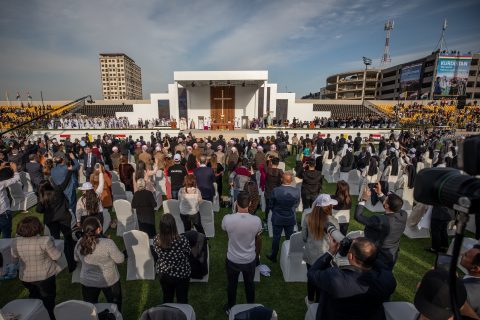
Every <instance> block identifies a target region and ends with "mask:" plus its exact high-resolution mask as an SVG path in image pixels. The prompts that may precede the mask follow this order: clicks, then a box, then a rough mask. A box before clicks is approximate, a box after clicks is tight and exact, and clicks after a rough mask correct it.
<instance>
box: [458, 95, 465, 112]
mask: <svg viewBox="0 0 480 320" xmlns="http://www.w3.org/2000/svg"><path fill="white" fill-rule="evenodd" d="M466 103H467V96H465V95H463V96H458V98H457V109H463V108H465V104H466Z"/></svg>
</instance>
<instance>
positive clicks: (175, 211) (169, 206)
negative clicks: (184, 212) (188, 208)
mask: <svg viewBox="0 0 480 320" xmlns="http://www.w3.org/2000/svg"><path fill="white" fill-rule="evenodd" d="M163 212H164V213H169V214H171V215H172V216H173V217H174V218H175V224H176V225H177V231H178V233H179V234H180V233H184V232H185V227H184V225H183V221H182V219H181V218H180V202H179V201H178V200H176V199H169V200H165V201H163Z"/></svg>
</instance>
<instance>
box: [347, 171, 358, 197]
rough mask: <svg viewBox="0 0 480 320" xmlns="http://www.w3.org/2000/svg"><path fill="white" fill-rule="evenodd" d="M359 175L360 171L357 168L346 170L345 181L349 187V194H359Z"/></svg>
mask: <svg viewBox="0 0 480 320" xmlns="http://www.w3.org/2000/svg"><path fill="white" fill-rule="evenodd" d="M361 180H362V179H361V176H360V172H359V171H358V170H357V169H353V170H350V171H349V172H348V178H347V180H346V181H347V183H348V186H349V187H350V194H351V195H359V194H360V183H361Z"/></svg>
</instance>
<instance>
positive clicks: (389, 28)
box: [380, 19, 394, 68]
mask: <svg viewBox="0 0 480 320" xmlns="http://www.w3.org/2000/svg"><path fill="white" fill-rule="evenodd" d="M393 25H394V22H393V20H392V19H389V20H388V21H387V22H385V27H384V30H385V32H386V33H387V35H386V37H385V49H384V50H383V57H382V60H381V61H380V68H384V67H386V66H387V65H388V64H389V63H390V62H391V61H392V59H390V33H391V32H392V30H393Z"/></svg>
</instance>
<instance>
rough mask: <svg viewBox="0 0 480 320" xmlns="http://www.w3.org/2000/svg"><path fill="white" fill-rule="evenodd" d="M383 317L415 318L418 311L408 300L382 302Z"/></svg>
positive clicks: (411, 319)
mask: <svg viewBox="0 0 480 320" xmlns="http://www.w3.org/2000/svg"><path fill="white" fill-rule="evenodd" d="M383 309H384V310H385V318H386V319H387V320H416V319H418V315H419V312H418V310H417V309H416V308H415V306H414V305H413V304H412V303H410V302H404V301H395V302H384V303H383Z"/></svg>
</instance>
